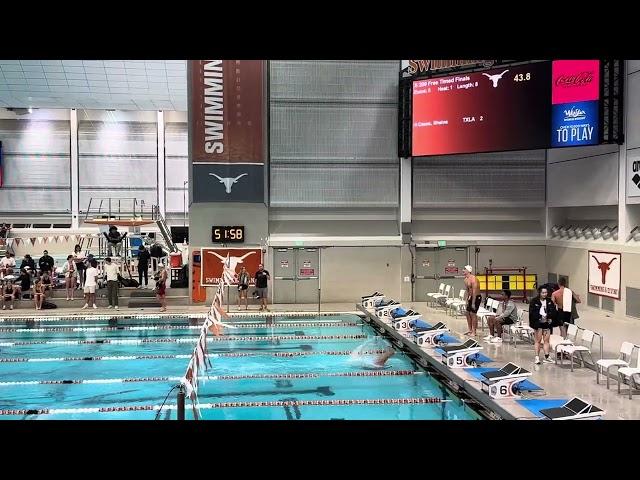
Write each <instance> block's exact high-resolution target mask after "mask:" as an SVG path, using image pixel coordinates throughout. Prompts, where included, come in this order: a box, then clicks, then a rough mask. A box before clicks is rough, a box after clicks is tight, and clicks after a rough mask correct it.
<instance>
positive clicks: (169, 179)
mask: <svg viewBox="0 0 640 480" xmlns="http://www.w3.org/2000/svg"><path fill="white" fill-rule="evenodd" d="M187 140H188V129H187V123H186V122H179V123H178V122H175V123H174V122H171V123H166V124H165V137H164V143H165V169H166V176H165V179H166V206H165V208H166V210H167V212H182V211H183V209H184V205H183V203H184V191H185V184H184V182H185V181H187V180H188V178H189V151H188V148H189V147H188V144H187ZM187 188H188V187H187ZM187 196H188V195H187ZM188 201H189V199H188V198H187V202H188ZM186 208H187V209H188V208H189V205H187V206H186Z"/></svg>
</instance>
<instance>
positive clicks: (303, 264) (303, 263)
mask: <svg viewBox="0 0 640 480" xmlns="http://www.w3.org/2000/svg"><path fill="white" fill-rule="evenodd" d="M302 266H303V267H304V268H309V267H311V262H310V261H309V260H304V261H303V262H302Z"/></svg>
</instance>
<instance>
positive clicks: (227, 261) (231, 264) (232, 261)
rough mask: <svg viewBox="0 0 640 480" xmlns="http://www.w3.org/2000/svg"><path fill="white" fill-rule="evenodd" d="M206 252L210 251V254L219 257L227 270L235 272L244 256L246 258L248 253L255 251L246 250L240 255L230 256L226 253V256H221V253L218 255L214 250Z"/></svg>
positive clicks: (251, 253)
mask: <svg viewBox="0 0 640 480" xmlns="http://www.w3.org/2000/svg"><path fill="white" fill-rule="evenodd" d="M207 253H210V254H211V255H215V256H216V257H218V258H219V259H220V263H222V265H224V266H225V268H228V269H229V270H232V271H233V272H235V271H236V267H237V266H238V264H239V263H243V261H244V259H245V258H247V257H248V256H249V255H253V254H254V253H256V252H248V253H245V254H244V255H243V256H241V257H231V256H229V255H227V256H226V257H223V256H222V255H219V254H217V253H216V252H207Z"/></svg>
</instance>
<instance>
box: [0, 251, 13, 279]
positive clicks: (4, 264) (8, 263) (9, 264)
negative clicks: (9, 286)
mask: <svg viewBox="0 0 640 480" xmlns="http://www.w3.org/2000/svg"><path fill="white" fill-rule="evenodd" d="M15 268H16V259H15V258H13V257H12V256H11V254H10V253H9V252H5V254H4V258H3V259H2V260H0V273H1V274H2V276H4V275H11V274H12V273H13V270H14V269H15Z"/></svg>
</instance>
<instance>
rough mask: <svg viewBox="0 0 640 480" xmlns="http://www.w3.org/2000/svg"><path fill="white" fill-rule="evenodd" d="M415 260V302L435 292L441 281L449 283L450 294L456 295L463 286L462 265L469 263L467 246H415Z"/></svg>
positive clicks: (424, 299) (423, 299) (422, 300)
mask: <svg viewBox="0 0 640 480" xmlns="http://www.w3.org/2000/svg"><path fill="white" fill-rule="evenodd" d="M415 262H416V264H415V270H414V271H415V275H416V282H415V292H414V298H415V300H416V301H417V302H424V301H426V300H427V293H429V292H437V291H438V287H439V286H440V284H441V283H444V284H445V285H451V287H452V289H453V291H452V293H451V294H450V296H458V294H459V293H460V289H461V288H464V267H465V265H467V264H468V263H469V256H468V250H467V247H446V248H417V249H416V255H415Z"/></svg>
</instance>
